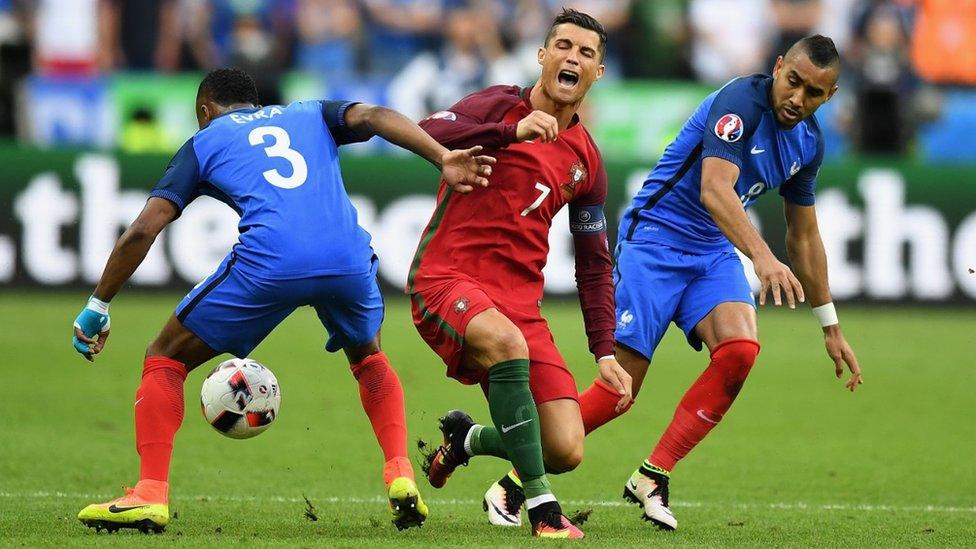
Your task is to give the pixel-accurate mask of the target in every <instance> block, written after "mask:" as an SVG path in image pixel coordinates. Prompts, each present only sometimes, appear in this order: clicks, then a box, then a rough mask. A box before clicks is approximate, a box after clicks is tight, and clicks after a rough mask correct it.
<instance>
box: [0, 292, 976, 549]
mask: <svg viewBox="0 0 976 549" xmlns="http://www.w3.org/2000/svg"><path fill="white" fill-rule="evenodd" d="M84 297H85V296H84V295H83V294H81V293H77V294H67V293H55V294H50V293H40V292H37V293H28V294H25V295H17V294H14V293H12V292H10V291H6V292H4V293H0V318H3V319H4V321H5V326H4V328H3V330H2V332H0V341H2V345H0V348H2V349H3V359H4V363H3V366H2V367H0V371H2V372H3V376H2V377H3V385H2V386H3V398H0V544H2V545H6V544H10V545H17V546H27V547H35V546H108V545H121V544H126V545H130V544H136V545H159V546H167V547H170V546H175V545H189V546H194V547H195V546H228V545H236V546H241V545H244V544H253V545H255V546H313V545H328V546H367V545H371V546H379V545H384V546H386V545H390V544H394V543H395V544H397V545H398V546H418V547H419V546H430V545H441V546H461V545H470V546H478V547H481V546H492V545H497V546H506V545H508V546H510V545H515V544H523V543H527V542H530V541H531V540H530V538H529V530H528V528H527V527H523V528H522V529H519V530H516V529H497V528H493V527H490V526H489V525H488V524H487V521H486V520H485V518H484V516H483V514H482V512H481V505H480V498H481V495H482V493H483V491H484V489H485V488H487V486H488V484H489V483H490V482H491V481H492V480H493V479H494V478H496V477H498V476H499V475H501V474H502V473H504V471H505V470H506V467H505V464H504V463H502V462H501V461H498V460H494V459H493V458H480V459H476V460H474V462H473V463H472V465H471V466H470V467H468V468H466V469H461V470H459V471H458V473H456V475H455V477H454V478H453V479H452V480H451V482H450V483H449V484H448V486H447V487H446V488H444V489H443V490H434V489H432V488H430V487H429V486H428V485H427V484H426V482H425V481H423V480H422V479H421V483H420V484H421V489H422V490H423V493H424V495H425V496H426V499H427V502H428V503H429V505H430V507H431V513H432V514H431V517H430V519H429V520H428V522H427V524H426V525H425V526H424V527H423V528H422V529H412V530H408V531H405V532H397V531H396V529H395V528H394V527H393V526H392V525H390V523H389V518H388V515H387V510H386V506H385V503H384V501H383V500H382V496H383V491H382V480H381V467H382V457H381V454H380V452H379V450H378V447H377V446H376V443H375V440H374V438H373V434H372V431H371V430H370V428H369V424H368V422H367V420H366V417H365V415H364V414H363V413H362V410H361V407H360V404H359V400H358V393H357V390H356V384H355V382H354V380H353V379H352V376H351V375H350V374H349V373H348V370H347V366H346V364H345V361H344V359H343V357H342V356H341V355H327V354H326V353H325V352H324V351H323V350H322V346H323V343H324V337H323V333H322V331H321V329H320V327H319V326H318V324H317V322H316V320H315V317H314V314H312V312H311V310H308V309H305V310H300V311H298V312H296V314H294V315H293V316H292V317H291V318H289V319H288V320H287V321H286V322H285V323H284V324H283V325H281V326H280V327H279V328H278V329H277V330H276V331H275V332H274V333H273V334H272V335H271V336H270V337H269V338H268V339H267V341H265V342H264V343H263V344H262V345H261V346H260V347H259V348H258V349H257V350H256V351H255V352H254V355H253V356H254V357H255V358H257V359H259V360H261V361H263V362H264V363H265V364H267V365H268V366H270V367H271V368H272V369H273V370H274V371H275V373H276V374H277V376H278V379H279V380H280V382H281V387H282V394H283V400H282V408H281V413H280V416H279V419H278V420H277V422H276V424H275V425H274V426H273V427H272V428H271V429H270V430H269V431H268V432H267V433H265V434H263V435H261V436H260V437H258V438H256V439H252V440H247V441H236V440H230V439H226V438H224V437H221V436H219V435H218V434H217V433H216V432H215V431H213V430H212V429H211V428H210V427H209V426H207V425H206V424H205V423H204V421H203V420H202V418H201V414H200V412H199V406H198V403H197V402H198V400H197V399H198V397H197V395H198V391H199V387H200V383H201V381H202V379H203V377H204V376H205V374H206V372H208V371H209V370H210V365H207V366H204V367H201V368H199V369H198V370H197V371H194V372H193V373H192V374H191V375H190V377H189V379H188V382H187V389H186V394H187V399H186V400H187V413H186V419H185V421H184V424H183V429H182V430H181V431H180V433H179V435H178V436H177V439H176V452H175V455H174V460H173V471H172V477H171V486H172V498H171V499H172V500H171V512H173V515H174V520H173V521H172V522H171V524H170V526H169V528H168V529H167V531H166V532H165V533H164V534H162V535H161V536H144V535H142V534H139V533H138V532H133V531H124V532H120V533H117V534H114V535H112V536H109V535H106V534H104V533H102V534H100V535H96V534H95V532H94V531H93V530H89V529H87V528H84V527H83V526H82V525H81V524H80V523H78V521H77V520H76V518H75V515H76V514H77V512H78V510H79V509H80V508H81V507H82V506H83V505H85V504H87V503H89V502H92V501H96V500H104V499H107V498H109V497H115V496H116V495H118V494H120V487H121V485H122V484H124V483H125V484H130V485H131V484H132V483H134V482H135V480H136V475H137V471H138V463H137V459H136V454H135V450H134V435H133V428H132V401H133V394H134V391H135V388H136V386H137V384H138V380H139V375H140V368H141V362H142V360H141V359H142V355H143V353H144V350H145V345H146V343H147V342H149V341H150V339H151V338H152V337H153V336H154V335H155V334H156V332H157V330H158V329H159V327H160V326H161V325H162V323H163V321H164V319H165V318H166V317H167V315H169V314H170V312H171V311H172V308H173V307H174V306H175V304H176V301H177V299H178V296H176V295H158V294H157V295H145V294H123V295H122V296H121V297H120V298H118V299H117V300H116V303H115V305H113V308H112V317H113V330H112V336H111V340H110V341H109V344H108V347H107V349H106V351H105V352H104V353H103V354H102V355H101V356H100V357H98V361H97V362H96V363H95V364H89V363H88V362H86V361H84V360H83V359H82V358H80V357H79V356H78V355H76V354H75V353H74V351H73V350H72V349H71V346H70V341H69V338H70V336H69V333H70V324H71V321H72V319H73V318H74V316H75V315H76V314H77V312H78V309H79V308H80V307H81V306H82V304H83V302H84ZM544 312H545V314H546V315H547V316H548V318H549V319H550V322H551V324H552V328H553V331H554V333H555V334H556V339H557V342H558V343H559V344H560V346H561V349H562V350H563V353H564V355H565V357H566V359H567V360H568V362H569V363H570V364H571V365H572V368H573V371H574V372H575V373H576V376H577V381H578V383H579V384H580V385H581V386H583V387H585V386H587V385H588V384H589V383H590V381H591V379H592V377H593V375H594V374H595V369H594V367H593V366H592V358H591V357H590V356H589V354H588V353H587V351H586V348H585V341H586V339H585V336H584V334H583V329H582V323H581V319H580V314H579V311H578V307H577V306H576V304H575V303H573V302H553V303H550V304H547V305H546V306H545V307H544ZM840 314H841V319H842V322H843V326H844V328H845V331H846V333H847V335H848V338H849V339H850V341H851V343H852V344H853V345H854V347H855V350H856V351H857V352H858V353H859V357H860V360H861V363H862V366H863V368H864V372H865V383H864V385H863V386H862V387H861V389H860V390H859V391H858V392H857V393H856V394H853V395H852V394H850V393H848V392H846V391H845V390H844V388H843V384H842V382H841V381H838V380H836V379H834V377H833V373H832V364H831V363H830V362H829V360H828V359H827V357H826V355H825V353H824V351H823V347H822V342H821V338H820V337H819V330H818V329H817V327H816V321H815V320H814V319H813V317H812V315H810V313H809V312H808V311H806V310H803V311H792V312H791V311H776V310H763V311H762V312H761V314H760V333H761V339H762V341H763V350H762V353H761V354H760V357H759V362H758V364H757V365H756V367H755V369H754V370H753V373H752V375H751V377H750V379H749V382H748V383H747V384H746V387H745V388H744V389H743V391H742V393H741V394H740V396H739V399H738V402H737V403H736V404H735V406H734V407H733V409H732V411H731V412H730V413H729V414H728V415H727V416H726V419H725V421H723V423H722V425H721V426H720V427H718V428H717V429H716V430H715V431H714V432H713V433H712V435H711V436H710V437H709V438H708V439H707V440H706V441H705V442H704V443H703V444H702V445H701V446H700V447H699V448H698V449H697V450H696V451H695V452H694V453H692V454H691V456H690V457H689V458H688V459H686V460H685V461H684V462H682V463H681V464H680V465H679V467H678V468H677V470H676V471H675V474H674V477H673V481H672V490H673V491H672V496H671V501H672V504H673V508H674V511H675V513H676V514H677V516H678V519H679V521H680V526H681V529H680V530H679V531H677V532H673V533H664V532H658V531H656V530H653V529H652V528H650V527H649V525H648V524H646V523H644V522H642V521H640V520H638V516H639V511H638V509H637V508H636V507H631V506H629V505H625V504H624V503H623V501H622V500H621V499H620V493H621V489H622V486H623V482H624V481H625V480H626V479H627V477H628V475H629V474H630V473H631V472H632V471H633V470H634V468H635V467H636V466H637V465H638V464H639V463H640V461H641V460H642V459H643V458H644V457H645V455H646V454H647V453H648V451H649V450H650V449H651V447H652V446H653V443H654V441H656V439H657V437H658V435H659V434H660V432H661V430H662V429H663V427H664V426H665V425H666V423H667V421H668V420H669V419H670V416H671V414H672V412H673V409H674V406H675V404H676V403H677V401H678V399H679V398H680V396H681V394H682V393H683V392H684V390H685V389H686V387H687V386H688V385H689V384H690V383H691V382H692V380H693V379H694V378H695V377H696V376H697V375H698V373H699V372H700V371H701V369H702V368H703V367H704V364H705V358H706V357H705V356H704V355H702V354H696V353H694V352H692V351H691V350H690V349H689V348H688V347H687V345H686V344H685V343H684V341H683V339H682V337H681V336H680V334H679V333H678V332H677V331H676V330H672V331H671V332H670V333H669V335H668V336H667V337H666V338H665V341H664V343H663V345H662V347H661V349H660V351H659V353H658V356H657V357H656V359H655V363H654V364H653V365H652V373H651V374H650V375H649V377H648V381H647V382H646V383H645V386H644V392H643V393H642V394H641V395H640V398H639V399H638V401H637V404H636V406H635V408H634V409H633V411H632V412H630V413H629V415H627V416H624V417H623V418H621V419H619V420H617V421H616V422H614V423H611V424H610V425H608V426H606V427H604V428H602V429H601V430H599V431H597V432H596V433H595V434H594V435H593V436H591V437H590V438H589V439H588V440H587V445H586V458H585V460H584V463H583V465H582V466H581V467H580V468H579V469H578V470H576V471H574V472H572V473H569V474H566V475H562V476H559V477H555V478H554V479H553V486H554V488H555V491H556V494H557V495H558V496H560V498H561V499H562V500H563V502H564V507H565V509H566V510H567V511H570V512H572V511H576V510H590V509H591V510H592V511H593V512H592V514H591V515H590V518H589V521H588V522H586V524H585V526H584V531H585V532H586V533H587V539H586V540H584V542H583V543H585V544H589V545H599V546H621V545H628V546H629V545H636V544H641V545H651V546H665V545H669V546H670V545H680V546H727V545H735V546H749V547H759V546H844V547H861V546H906V547H908V546H933V547H935V546H937V547H944V546H951V545H957V546H964V545H972V544H973V543H976V467H974V465H973V460H974V456H976V421H974V417H976V416H974V414H973V405H974V404H976V399H974V397H973V391H974V387H976V360H974V354H973V347H974V343H976V313H974V312H973V311H972V309H969V310H964V309H957V310H942V309H939V310H923V309H902V308H880V307H878V308H872V309H858V308H855V307H841V308H840ZM383 336H384V337H383V342H384V347H385V349H386V351H387V353H388V354H389V355H390V357H391V359H392V361H393V363H394V365H395V367H396V368H397V370H398V371H399V373H400V377H401V379H402V380H403V384H404V386H405V390H406V394H407V412H408V420H409V428H410V436H411V440H416V438H417V437H424V438H426V439H428V440H432V439H434V438H435V435H436V434H437V430H436V427H435V425H436V420H437V418H438V417H439V416H440V415H441V414H442V413H443V412H444V411H446V410H448V409H450V408H452V407H464V408H466V409H467V410H469V411H470V412H471V413H472V414H473V415H474V416H475V418H476V419H478V418H481V419H482V420H484V419H485V418H487V417H488V416H487V412H486V407H485V404H484V399H483V398H482V396H481V394H480V392H479V390H478V389H477V388H475V387H465V386H461V385H459V384H457V383H455V382H453V381H451V380H448V379H446V378H445V377H444V374H443V367H442V365H441V364H440V362H439V361H438V360H437V358H436V357H435V356H434V355H433V353H432V352H430V351H429V350H428V349H427V348H426V346H425V345H424V344H423V343H422V342H421V340H420V339H419V337H418V336H417V334H416V332H415V331H414V329H413V327H412V325H411V323H410V319H409V309H408V306H407V302H406V301H403V300H400V299H393V298H391V299H390V301H389V303H388V311H387V319H386V324H385V326H384V332H383ZM412 451H414V449H413V448H412ZM414 454H415V455H416V452H415V451H414ZM418 471H419V468H418ZM304 497H308V500H309V501H310V502H311V503H312V505H314V510H315V512H314V514H315V515H316V516H317V520H315V521H312V520H309V519H308V518H306V516H305V511H306V503H305V501H304V499H303V498H304ZM540 543H541V542H540Z"/></svg>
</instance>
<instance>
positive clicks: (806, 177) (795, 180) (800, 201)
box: [779, 136, 824, 206]
mask: <svg viewBox="0 0 976 549" xmlns="http://www.w3.org/2000/svg"><path fill="white" fill-rule="evenodd" d="M823 155H824V142H823V138H822V137H820V136H818V137H817V152H816V153H815V154H814V156H813V160H812V161H810V163H808V164H807V165H805V166H803V167H802V168H800V171H798V172H796V175H794V176H793V177H791V178H789V179H788V180H787V181H786V183H783V185H781V186H780V188H779V194H780V196H782V197H783V198H784V199H786V200H789V201H790V202H792V203H794V204H797V205H799V206H813V205H814V203H816V201H817V199H816V195H815V189H816V187H817V174H819V173H820V164H821V163H822V162H823Z"/></svg>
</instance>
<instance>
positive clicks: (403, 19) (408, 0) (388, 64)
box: [362, 0, 444, 76]
mask: <svg viewBox="0 0 976 549" xmlns="http://www.w3.org/2000/svg"><path fill="white" fill-rule="evenodd" d="M362 2H363V6H364V7H365V8H366V13H367V15H368V16H369V30H368V35H369V41H368V44H369V62H370V67H369V68H370V70H371V71H372V72H373V73H375V74H378V75H381V76H387V75H392V74H394V73H396V72H397V71H398V70H400V69H402V68H403V67H404V65H406V64H407V63H408V62H409V61H410V60H411V59H413V58H414V57H415V56H416V55H417V54H418V53H420V52H421V50H423V49H425V47H428V46H429V44H430V42H431V41H432V38H433V37H434V36H435V34H436V33H437V31H438V30H439V29H440V26H441V23H442V17H443V13H444V9H443V2H442V0H362Z"/></svg>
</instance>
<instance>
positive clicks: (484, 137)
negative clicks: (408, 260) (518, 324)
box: [407, 86, 614, 353]
mask: <svg viewBox="0 0 976 549" xmlns="http://www.w3.org/2000/svg"><path fill="white" fill-rule="evenodd" d="M530 92H531V89H530V88H529V89H524V90H522V89H520V88H518V87H515V86H493V87H490V88H487V89H485V90H483V91H481V92H477V93H475V94H472V95H470V96H468V97H466V98H464V99H462V100H461V101H460V102H458V103H457V104H456V105H454V106H453V107H451V109H450V110H448V111H442V112H439V113H435V114H433V115H431V116H430V117H428V118H427V119H426V120H424V121H423V122H421V124H420V125H421V127H423V128H424V129H425V130H426V131H427V132H428V133H430V134H431V135H432V136H433V137H434V138H435V139H437V140H438V141H439V142H441V143H443V144H444V145H445V146H446V147H448V148H464V147H470V146H473V145H483V146H484V147H485V149H486V150H485V151H484V154H488V155H491V156H494V157H496V158H497V159H498V162H497V163H496V164H495V165H494V166H493V168H492V174H491V176H490V177H489V178H488V180H489V186H488V187H487V188H477V189H475V190H474V191H473V192H471V193H467V194H459V193H455V192H453V191H452V190H451V189H450V188H448V187H447V186H446V185H444V183H443V181H442V182H441V186H440V189H439V192H438V196H437V207H436V209H435V210H434V214H433V216H432V217H431V220H430V222H429V223H428V224H427V228H426V229H425V230H424V233H423V236H422V238H421V240H420V244H419V246H418V248H417V253H416V255H415V257H414V261H413V265H412V266H411V269H410V274H409V278H408V281H407V292H408V293H410V292H414V291H419V290H424V289H427V288H430V287H432V286H436V285H438V284H440V283H443V282H446V281H449V280H454V279H458V278H462V279H464V278H466V279H470V280H472V281H474V282H476V283H477V284H478V285H480V286H481V287H482V288H483V289H484V290H485V291H486V292H488V294H489V296H490V297H491V298H492V299H493V300H497V302H500V303H502V304H505V305H506V306H508V307H511V308H513V309H515V310H526V309H528V308H532V309H535V310H536V311H537V310H538V302H539V300H540V299H541V298H542V292H543V282H544V281H543V275H542V268H543V267H544V266H545V264H546V259H547V256H548V255H549V228H550V226H551V225H552V219H553V217H555V215H556V213H557V212H558V211H559V210H560V209H561V208H562V207H563V206H565V205H567V204H570V205H571V213H572V215H571V216H570V217H571V220H570V224H571V229H572V231H573V233H574V236H575V237H576V238H577V246H576V252H577V261H576V264H577V279H579V278H580V270H581V264H582V265H583V266H584V267H583V270H586V269H587V267H586V266H593V265H597V266H598V270H599V271H600V273H599V274H600V290H599V291H600V293H601V294H607V295H606V296H602V297H601V298H600V300H599V301H601V303H602V305H603V306H602V307H601V309H603V313H604V314H601V315H600V316H607V317H608V318H606V319H601V322H600V323H601V324H608V326H603V327H602V328H601V331H602V332H607V331H608V332H609V334H610V335H609V341H610V348H611V349H610V351H609V352H611V353H612V332H613V322H614V319H613V295H612V281H611V280H610V264H611V263H610V257H609V251H608V250H607V248H606V236H605V232H604V231H605V221H604V219H603V213H602V207H603V203H604V201H605V200H606V195H607V177H606V171H605V170H604V167H603V161H602V159H601V157H600V153H599V151H598V149H597V147H596V145H595V144H594V142H593V139H592V138H591V137H590V134H589V133H588V132H587V131H586V128H584V127H583V125H582V124H581V123H580V122H579V120H578V118H574V120H573V123H572V124H571V125H570V127H569V128H567V129H566V130H564V131H562V132H560V133H559V135H558V138H557V139H556V141H555V142H553V143H543V142H541V141H526V142H523V143H518V142H516V137H515V134H516V126H517V124H518V121H519V120H521V119H522V118H524V117H525V116H526V115H528V114H529V113H531V112H532V110H533V109H532V106H531V104H530V103H529V95H530ZM593 208H596V210H594V209H593ZM591 219H592V220H593V221H594V222H595V223H589V226H587V225H588V222H589V221H590V220H591ZM596 224H598V225H599V226H598V227H597V226H594V225H596ZM587 229H589V230H587ZM581 234H584V235H586V236H588V237H591V238H590V240H591V241H597V239H596V238H593V237H595V236H597V235H599V246H598V247H596V248H594V247H593V246H589V245H588V247H587V248H586V250H585V251H584V255H586V256H587V257H580V255H581V249H580V245H579V236H580V235H581ZM581 261H582V263H581ZM580 289H581V294H582V293H583V292H582V287H581V288H580ZM607 296H608V297H607ZM607 300H609V302H608V303H607ZM607 305H608V306H607ZM607 313H608V314H607ZM584 314H586V309H585V303H584ZM588 328H589V326H588ZM587 331H588V332H589V331H590V330H589V329H588V330H587ZM601 339H603V338H601ZM591 343H592V342H591ZM591 347H592V345H591ZM601 347H602V346H601Z"/></svg>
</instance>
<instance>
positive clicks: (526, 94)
mask: <svg viewBox="0 0 976 549" xmlns="http://www.w3.org/2000/svg"><path fill="white" fill-rule="evenodd" d="M534 87H535V85H532V86H529V87H527V88H522V93H521V95H522V102H523V103H525V106H526V107H528V108H529V111H533V110H535V109H534V108H533V107H532V99H531V97H532V89H533V88H534ZM579 123H580V117H579V113H578V112H574V113H573V119H572V120H570V121H569V126H567V127H566V130H571V129H573V128H575V127H576V126H578V125H579Z"/></svg>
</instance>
